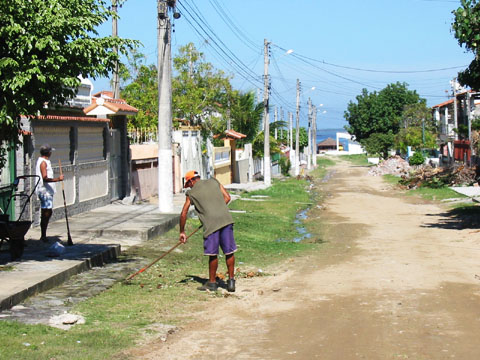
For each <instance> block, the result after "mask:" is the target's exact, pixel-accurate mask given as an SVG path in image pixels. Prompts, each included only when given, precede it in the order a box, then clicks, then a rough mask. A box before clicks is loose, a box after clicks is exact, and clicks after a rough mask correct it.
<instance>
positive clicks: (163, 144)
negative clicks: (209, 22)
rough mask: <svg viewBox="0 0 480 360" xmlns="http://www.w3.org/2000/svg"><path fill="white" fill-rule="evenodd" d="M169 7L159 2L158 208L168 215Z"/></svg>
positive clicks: (170, 166) (170, 196) (170, 209)
mask: <svg viewBox="0 0 480 360" xmlns="http://www.w3.org/2000/svg"><path fill="white" fill-rule="evenodd" d="M169 4H171V2H169ZM168 7H169V5H167V1H166V0H158V2H157V9H158V38H157V41H158V44H157V47H158V209H159V210H160V212H164V213H168V212H173V161H172V156H173V152H172V59H171V47H172V44H171V40H170V39H171V25H170V18H169V17H168Z"/></svg>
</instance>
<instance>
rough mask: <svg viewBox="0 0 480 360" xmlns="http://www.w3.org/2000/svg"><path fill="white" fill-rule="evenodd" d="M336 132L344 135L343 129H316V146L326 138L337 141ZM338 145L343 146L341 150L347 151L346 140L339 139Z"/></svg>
mask: <svg viewBox="0 0 480 360" xmlns="http://www.w3.org/2000/svg"><path fill="white" fill-rule="evenodd" d="M337 132H341V133H346V131H345V129H343V128H339V129H317V144H319V143H321V142H322V141H324V140H327V139H328V138H332V139H333V140H336V139H337ZM340 144H342V145H343V148H344V149H345V150H347V151H348V140H347V139H340Z"/></svg>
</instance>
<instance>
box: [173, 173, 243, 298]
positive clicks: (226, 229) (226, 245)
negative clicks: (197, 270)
mask: <svg viewBox="0 0 480 360" xmlns="http://www.w3.org/2000/svg"><path fill="white" fill-rule="evenodd" d="M185 187H186V188H190V190H188V191H187V194H186V199H185V204H184V205H183V209H182V213H181V215H180V241H181V242H182V243H185V242H186V241H187V236H186V235H185V223H186V222H187V214H188V210H189V208H190V205H191V204H193V205H194V206H195V210H196V211H197V213H198V217H199V219H200V222H201V223H202V225H203V249H204V252H203V253H204V255H206V256H209V265H208V275H209V279H208V282H206V283H205V284H204V285H203V286H201V287H199V288H198V289H199V290H202V291H206V290H210V291H216V290H217V289H218V284H217V281H216V276H217V268H218V249H219V247H221V248H222V251H223V253H224V254H225V257H226V263H227V270H228V277H229V279H228V281H227V290H228V291H229V292H234V291H235V276H234V275H235V274H234V272H235V255H234V253H235V251H237V245H236V244H235V239H234V237H233V218H232V215H230V212H229V210H228V207H227V204H228V202H229V201H230V195H229V194H228V192H227V191H226V190H225V188H224V187H223V186H222V184H220V183H219V182H218V181H217V179H215V178H211V179H208V180H200V175H198V172H196V171H193V170H192V171H189V172H187V173H186V174H185Z"/></svg>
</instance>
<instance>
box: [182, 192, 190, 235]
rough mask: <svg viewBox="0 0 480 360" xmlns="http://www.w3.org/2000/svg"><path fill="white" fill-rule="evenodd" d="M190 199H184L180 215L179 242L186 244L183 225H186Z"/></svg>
mask: <svg viewBox="0 0 480 360" xmlns="http://www.w3.org/2000/svg"><path fill="white" fill-rule="evenodd" d="M190 204H191V201H190V197H188V196H187V197H186V198H185V204H183V209H182V212H181V214H180V242H182V243H186V242H187V236H186V235H185V224H186V223H187V215H188V210H189V209H190Z"/></svg>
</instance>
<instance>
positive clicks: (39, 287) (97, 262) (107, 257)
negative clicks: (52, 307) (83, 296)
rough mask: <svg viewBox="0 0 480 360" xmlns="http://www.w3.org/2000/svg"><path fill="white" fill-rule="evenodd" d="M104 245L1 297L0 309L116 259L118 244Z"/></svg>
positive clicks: (5, 308) (7, 307) (118, 253)
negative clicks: (70, 265)
mask: <svg viewBox="0 0 480 360" xmlns="http://www.w3.org/2000/svg"><path fill="white" fill-rule="evenodd" d="M105 247H106V248H105V249H104V250H103V251H101V252H99V253H96V254H92V255H91V256H89V257H86V258H84V259H83V260H81V261H80V262H79V263H78V264H76V265H74V266H72V267H70V268H68V269H65V270H63V271H61V272H59V273H56V274H54V275H52V276H50V277H49V278H46V279H44V280H42V281H40V282H38V283H37V284H35V285H33V286H30V287H28V288H26V289H24V290H21V291H19V292H17V293H15V294H13V295H10V296H7V297H6V298H4V299H2V300H1V302H0V311H2V310H7V309H9V308H11V307H12V306H15V305H17V304H19V303H20V302H22V301H24V300H25V299H26V298H28V297H30V296H32V295H35V294H37V293H39V292H43V291H47V290H50V289H52V288H54V287H55V286H58V285H60V284H62V283H63V282H65V281H66V280H68V279H69V278H70V277H72V276H73V275H77V274H80V273H81V272H84V271H87V270H90V269H91V268H92V267H95V266H103V265H105V264H106V263H107V262H109V261H111V260H115V259H117V257H118V256H119V255H120V245H106V246H105Z"/></svg>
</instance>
